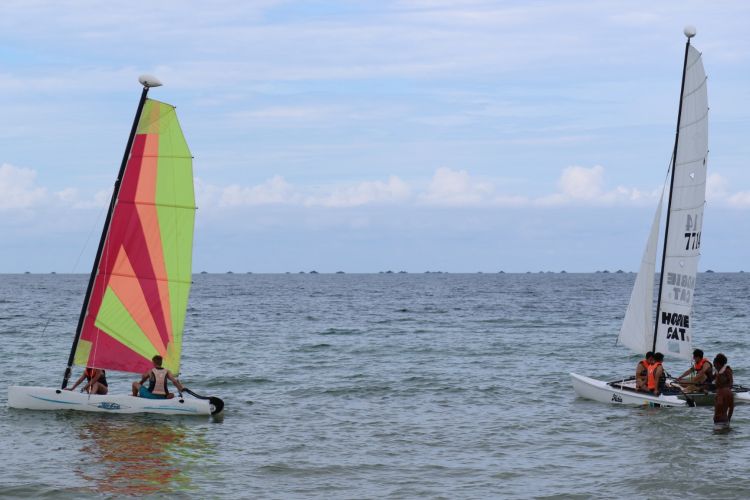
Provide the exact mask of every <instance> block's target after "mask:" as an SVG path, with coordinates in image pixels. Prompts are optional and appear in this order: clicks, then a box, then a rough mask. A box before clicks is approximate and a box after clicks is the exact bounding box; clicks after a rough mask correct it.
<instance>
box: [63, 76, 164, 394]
mask: <svg viewBox="0 0 750 500" xmlns="http://www.w3.org/2000/svg"><path fill="white" fill-rule="evenodd" d="M139 81H140V82H141V84H142V85H143V92H141V99H140V101H138V109H137V111H136V112H135V119H134V120H133V127H132V128H131V129H130V136H129V137H128V144H127V146H125V154H124V155H123V156H122V163H121V164H120V172H119V173H118V174H117V180H116V181H115V188H114V190H113V191H112V199H111V200H110V201H109V210H108V211H107V217H106V218H105V219H104V229H102V237H101V239H100V240H99V248H98V249H97V251H96V257H95V258H94V267H93V268H92V269H91V277H90V278H89V285H88V287H86V295H85V296H84V298H83V306H81V315H80V316H79V317H78V326H77V327H76V335H75V337H74V338H73V345H72V346H71V347H70V355H69V356H68V366H67V367H66V368H65V375H64V376H63V381H62V387H61V388H62V389H65V387H67V385H68V380H69V379H70V375H71V372H72V368H73V360H74V358H75V354H76V348H77V347H78V340H79V339H80V338H81V331H82V330H83V321H84V319H85V318H86V313H87V311H88V308H89V299H90V297H91V289H92V288H93V287H94V281H95V280H96V272H97V270H98V269H99V261H100V260H101V258H102V252H103V250H104V243H105V241H107V234H108V233H109V225H110V223H111V222H112V212H113V211H114V208H115V202H116V201H117V196H118V195H119V193H120V184H121V183H122V176H123V175H124V174H125V167H126V166H127V164H128V159H129V158H130V150H131V148H132V147H133V141H134V140H135V133H136V130H137V129H138V121H139V120H140V119H141V113H142V112H143V105H144V104H145V103H146V94H148V89H149V88H151V87H158V86H159V85H161V83H160V82H159V81H158V80H157V79H155V78H153V77H147V76H145V75H144V76H142V77H141V78H139Z"/></svg>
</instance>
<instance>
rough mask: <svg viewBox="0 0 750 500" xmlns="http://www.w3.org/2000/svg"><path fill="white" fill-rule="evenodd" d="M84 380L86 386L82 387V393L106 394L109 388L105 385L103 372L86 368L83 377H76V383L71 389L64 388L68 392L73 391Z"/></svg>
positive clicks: (105, 376) (105, 380)
mask: <svg viewBox="0 0 750 500" xmlns="http://www.w3.org/2000/svg"><path fill="white" fill-rule="evenodd" d="M84 379H86V385H84V386H83V389H82V390H83V391H84V392H88V393H89V394H107V391H108V390H109V386H108V385H107V374H106V373H105V372H104V370H100V369H98V368H89V367H86V369H85V370H83V375H81V376H80V377H78V380H76V383H75V384H73V385H72V386H71V387H66V389H67V390H69V391H72V390H74V389H75V388H76V387H78V384H80V383H81V382H83V380H84Z"/></svg>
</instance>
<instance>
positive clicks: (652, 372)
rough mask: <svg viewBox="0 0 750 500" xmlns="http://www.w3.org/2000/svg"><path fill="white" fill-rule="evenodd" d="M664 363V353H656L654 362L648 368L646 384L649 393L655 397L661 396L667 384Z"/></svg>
mask: <svg viewBox="0 0 750 500" xmlns="http://www.w3.org/2000/svg"><path fill="white" fill-rule="evenodd" d="M663 361H664V355H663V354H662V353H660V352H657V353H654V362H653V363H651V365H649V367H648V374H647V379H646V382H647V386H648V390H649V392H651V393H653V394H654V395H655V396H659V395H661V393H662V391H663V390H664V386H665V384H666V382H667V375H666V374H665V373H664V367H663V366H662V365H661V364H662V362H663Z"/></svg>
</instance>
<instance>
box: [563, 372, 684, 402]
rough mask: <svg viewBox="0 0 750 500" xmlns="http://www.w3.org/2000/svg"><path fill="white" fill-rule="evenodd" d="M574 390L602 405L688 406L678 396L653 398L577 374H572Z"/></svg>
mask: <svg viewBox="0 0 750 500" xmlns="http://www.w3.org/2000/svg"><path fill="white" fill-rule="evenodd" d="M570 379H571V380H572V382H573V389H575V391H576V393H577V394H578V395H579V396H581V397H582V398H586V399H591V400H593V401H600V402H602V403H614V404H622V405H635V406H643V405H646V406H656V405H659V406H686V405H687V403H686V402H685V401H684V400H682V399H680V398H678V397H677V396H663V395H662V396H651V395H649V394H643V393H638V392H635V391H629V390H626V389H618V388H616V387H612V386H611V385H609V384H608V383H606V382H602V381H601V380H596V379H593V378H589V377H584V376H583V375H578V374H576V373H571V374H570Z"/></svg>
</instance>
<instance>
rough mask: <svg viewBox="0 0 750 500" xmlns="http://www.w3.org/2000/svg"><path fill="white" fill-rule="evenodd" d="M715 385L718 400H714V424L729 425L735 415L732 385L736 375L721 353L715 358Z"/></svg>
mask: <svg viewBox="0 0 750 500" xmlns="http://www.w3.org/2000/svg"><path fill="white" fill-rule="evenodd" d="M714 370H715V376H714V384H716V399H714V424H724V425H727V426H728V425H729V421H730V420H732V414H733V413H734V394H733V393H732V385H733V384H734V375H733V374H732V369H731V368H730V367H729V366H728V365H727V357H726V356H724V355H723V354H721V353H719V354H717V355H716V357H715V358H714Z"/></svg>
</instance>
